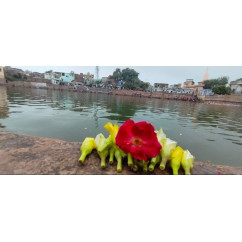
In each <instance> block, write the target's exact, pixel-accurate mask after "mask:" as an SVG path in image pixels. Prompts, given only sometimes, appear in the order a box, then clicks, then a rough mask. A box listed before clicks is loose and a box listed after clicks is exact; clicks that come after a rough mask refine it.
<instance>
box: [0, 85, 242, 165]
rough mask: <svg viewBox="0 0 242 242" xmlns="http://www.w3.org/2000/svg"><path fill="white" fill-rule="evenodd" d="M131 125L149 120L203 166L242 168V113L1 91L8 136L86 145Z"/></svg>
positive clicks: (1, 118) (0, 116)
mask: <svg viewBox="0 0 242 242" xmlns="http://www.w3.org/2000/svg"><path fill="white" fill-rule="evenodd" d="M127 119H134V120H135V121H140V120H146V121H147V122H151V123H152V124H154V126H155V128H156V129H159V128H160V127H163V129H164V131H165V132H166V133H167V134H168V136H169V137H170V138H172V139H175V140H177V141H178V143H179V145H181V146H182V147H183V148H185V149H186V148H189V149H190V150H191V151H192V153H193V154H194V155H195V156H196V159H197V160H201V161H205V160H212V162H215V163H224V164H233V165H242V160H241V157H240V153H241V151H240V149H241V145H242V135H241V133H242V109H241V107H228V106H218V105H208V104H205V105H204V104H201V103H193V102H183V101H174V100H161V99H150V98H140V97H129V96H114V95H106V94H88V93H78V92H66V91H54V90H44V89H27V88H8V89H6V88H5V87H0V127H1V128H4V129H5V130H9V131H13V132H19V133H24V134H30V135H31V134H32V135H39V136H46V137H52V138H59V139H64V140H67V141H81V140H83V139H84V138H85V137H86V136H95V135H96V134H98V133H100V132H103V133H104V134H105V132H106V131H105V130H104V129H103V126H104V124H105V123H106V122H109V121H111V122H113V123H114V122H116V123H119V124H121V123H123V122H124V121H126V120H127ZM106 135H107V132H106ZM231 153H232V154H233V158H232V159H231Z"/></svg>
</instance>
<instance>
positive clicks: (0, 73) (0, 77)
mask: <svg viewBox="0 0 242 242" xmlns="http://www.w3.org/2000/svg"><path fill="white" fill-rule="evenodd" d="M1 83H6V79H5V75H4V70H3V66H0V84H1Z"/></svg>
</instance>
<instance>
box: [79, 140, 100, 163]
mask: <svg viewBox="0 0 242 242" xmlns="http://www.w3.org/2000/svg"><path fill="white" fill-rule="evenodd" d="M95 148H96V144H95V140H94V138H89V137H87V138H85V140H84V141H83V143H82V145H81V148H80V150H81V157H80V158H79V162H81V163H84V161H85V159H86V156H87V155H89V154H91V152H92V150H93V149H95Z"/></svg>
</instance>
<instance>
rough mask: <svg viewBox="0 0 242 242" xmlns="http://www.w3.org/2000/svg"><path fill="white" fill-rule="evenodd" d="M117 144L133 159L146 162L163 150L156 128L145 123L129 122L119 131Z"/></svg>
mask: <svg viewBox="0 0 242 242" xmlns="http://www.w3.org/2000/svg"><path fill="white" fill-rule="evenodd" d="M116 144H117V145H118V146H119V147H120V149H122V150H123V151H124V152H126V153H130V154H131V155H132V157H133V158H136V159H138V160H144V161H147V159H148V158H153V157H156V156H157V155H158V154H159V153H160V150H161V145H160V143H159V141H158V139H157V135H156V133H155V129H154V127H153V126H152V124H150V123H147V122H145V121H141V122H138V123H135V122H134V121H133V120H127V121H126V122H125V123H124V124H123V125H122V126H121V127H120V129H119V131H118V134H117V137H116Z"/></svg>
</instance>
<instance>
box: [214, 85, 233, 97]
mask: <svg viewBox="0 0 242 242" xmlns="http://www.w3.org/2000/svg"><path fill="white" fill-rule="evenodd" d="M212 91H213V92H214V93H216V94H219V95H225V94H228V95H229V94H231V89H230V87H226V86H225V85H215V86H213V87H212Z"/></svg>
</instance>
